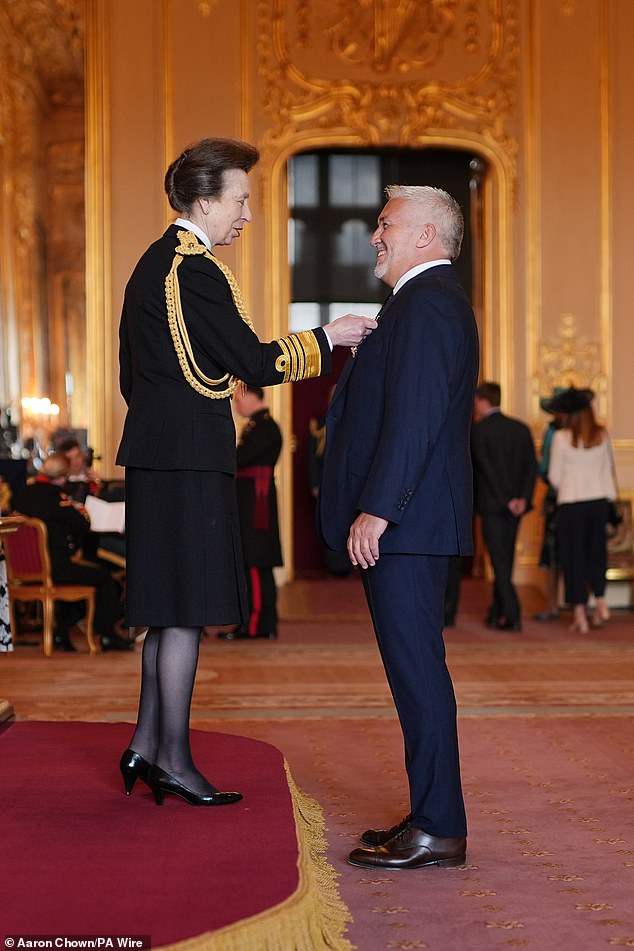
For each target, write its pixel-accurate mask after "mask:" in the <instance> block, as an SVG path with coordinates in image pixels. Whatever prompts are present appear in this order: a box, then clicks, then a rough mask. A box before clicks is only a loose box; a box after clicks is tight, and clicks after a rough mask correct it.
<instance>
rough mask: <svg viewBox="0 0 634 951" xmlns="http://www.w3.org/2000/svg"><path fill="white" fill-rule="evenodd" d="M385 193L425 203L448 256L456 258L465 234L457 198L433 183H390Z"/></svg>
mask: <svg viewBox="0 0 634 951" xmlns="http://www.w3.org/2000/svg"><path fill="white" fill-rule="evenodd" d="M385 194H386V195H387V197H388V199H392V198H406V199H407V200H408V201H413V202H417V203H418V204H420V205H424V207H425V213H426V214H428V215H429V221H430V222H431V224H433V225H434V226H435V228H436V236H437V238H438V240H439V242H440V244H441V245H442V246H443V248H444V249H445V251H446V253H447V257H448V258H449V260H450V261H455V260H456V258H457V257H458V255H459V254H460V246H461V244H462V236H463V234H464V218H463V216H462V209H461V207H460V205H459V204H458V202H457V201H456V199H455V198H452V197H451V195H450V194H449V193H448V192H446V191H443V189H442V188H433V187H432V186H431V185H388V186H387V188H386V189H385Z"/></svg>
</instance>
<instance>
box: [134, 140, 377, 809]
mask: <svg viewBox="0 0 634 951" xmlns="http://www.w3.org/2000/svg"><path fill="white" fill-rule="evenodd" d="M258 157H259V156H258V152H257V149H255V148H254V147H253V146H251V145H248V144H247V143H244V142H237V141H234V140H231V139H203V140H202V141H201V142H198V143H197V144H195V145H193V146H191V147H190V148H188V149H185V151H184V152H183V153H182V154H181V155H180V156H179V157H178V158H177V159H176V160H175V161H174V162H172V164H171V165H170V167H169V168H168V170H167V174H166V176H165V190H166V192H167V196H168V199H169V202H170V204H171V206H172V208H174V209H175V211H176V212H177V213H178V215H179V217H177V218H176V221H175V222H174V224H172V225H170V227H169V228H168V229H167V231H166V232H165V234H164V235H163V236H162V237H161V238H159V239H158V240H157V241H155V242H154V244H152V245H151V246H150V247H149V248H148V250H147V251H146V252H145V254H144V255H143V256H142V257H141V259H140V261H139V262H138V264H137V266H136V268H135V270H134V272H133V274H132V277H131V278H130V281H129V282H128V285H127V287H126V292H125V300H124V305H123V313H122V317H121V326H120V385H121V392H122V394H123V396H124V399H125V400H126V403H127V404H128V413H127V417H126V421H125V427H124V431H123V438H122V440H121V445H120V447H119V453H118V456H117V463H118V464H119V465H123V466H125V467H126V520H127V521H126V543H127V555H126V557H127V622H128V624H129V625H130V626H132V627H148V632H147V635H146V638H145V642H144V646H143V673H142V682H141V696H140V701H139V715H138V721H137V726H136V729H135V731H134V735H133V737H132V740H131V742H130V747H129V749H127V750H126V751H125V753H124V754H123V756H122V758H121V763H120V766H121V772H122V775H123V778H124V782H125V787H126V792H127V793H128V794H129V793H130V792H131V790H132V787H133V785H134V783H135V781H136V779H137V778H139V777H140V778H142V779H143V780H145V781H146V782H147V783H148V785H149V786H150V787H151V789H152V791H153V793H154V797H155V800H156V802H157V803H158V804H161V803H162V802H163V799H164V796H165V794H166V793H169V794H173V795H176V796H179V797H180V798H182V799H184V800H186V801H187V802H189V803H191V804H192V805H204V806H215V805H225V804H228V803H231V802H236V801H238V800H239V799H240V798H241V796H240V794H239V793H222V792H219V791H218V790H217V789H216V787H215V786H213V785H212V784H211V783H210V782H209V781H208V780H207V779H206V777H205V776H203V775H202V774H201V773H200V772H199V771H198V769H197V768H196V766H195V765H194V762H193V760H192V756H191V751H190V744H189V710H190V704H191V695H192V690H193V685H194V677H195V673H196V667H197V663H198V650H199V640H200V633H201V630H202V628H203V627H205V626H207V625H212V626H220V625H224V624H231V623H244V622H246V620H247V619H248V608H247V599H246V586H245V579H244V569H243V566H242V556H241V551H240V538H239V524H238V513H237V505H236V490H235V471H236V445H235V429H234V425H233V419H232V416H231V407H230V399H231V397H232V395H233V393H234V392H235V390H236V388H237V386H238V385H239V381H242V382H244V383H246V384H251V385H255V386H264V385H271V384H274V383H285V382H288V381H291V380H301V379H305V378H308V377H313V376H319V375H320V374H321V373H327V372H329V370H330V362H331V358H330V351H331V346H336V345H341V346H354V345H355V344H357V343H359V341H360V340H361V339H363V337H364V336H367V335H368V334H369V333H370V332H371V331H372V329H374V326H376V325H375V322H374V321H371V320H368V319H365V318H355V317H353V316H352V315H346V316H344V317H341V318H339V319H338V320H337V321H334V322H333V323H332V324H330V325H328V328H327V331H326V330H324V328H317V329H316V330H314V331H312V330H309V331H305V332H302V333H299V334H290V335H289V336H287V337H284V338H281V339H279V340H275V341H273V342H272V343H260V341H259V340H258V338H257V336H256V334H255V332H254V330H253V325H252V323H251V320H250V318H249V316H248V314H247V311H246V307H245V305H244V301H243V299H242V295H241V293H240V288H239V287H238V285H237V283H236V280H235V278H234V276H233V274H232V273H231V272H230V271H229V269H228V268H227V267H226V266H225V265H224V264H222V263H221V262H220V261H219V260H218V259H217V258H216V257H214V255H213V254H212V253H211V251H212V248H213V247H214V246H215V245H229V244H231V243H232V242H233V241H234V240H235V239H236V238H238V237H239V236H240V232H241V231H242V228H243V227H244V225H245V224H247V222H249V221H251V211H250V208H249V180H248V172H249V171H250V170H251V168H253V166H254V165H255V163H256V162H257V160H258Z"/></svg>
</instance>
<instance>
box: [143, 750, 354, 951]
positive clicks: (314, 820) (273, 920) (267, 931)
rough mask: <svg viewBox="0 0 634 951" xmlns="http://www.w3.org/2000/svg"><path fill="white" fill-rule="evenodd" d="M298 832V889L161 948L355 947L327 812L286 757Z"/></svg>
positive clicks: (269, 950) (271, 950) (323, 950)
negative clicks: (299, 782)
mask: <svg viewBox="0 0 634 951" xmlns="http://www.w3.org/2000/svg"><path fill="white" fill-rule="evenodd" d="M284 768H285V770H286V778H287V781H288V788H289V790H290V793H291V799H292V802H293V813H294V816H295V829H296V833H297V851H298V857H297V868H298V871H299V884H298V886H297V890H296V891H295V892H294V894H293V895H291V896H290V897H289V898H287V899H286V900H285V901H283V902H281V903H280V904H279V905H275V906H274V907H273V908H268V909H267V910H266V911H263V912H261V913H260V914H259V915H254V916H253V917H252V918H244V919H243V920H241V921H237V922H235V924H232V925H227V926H226V927H225V928H219V929H218V930H217V931H211V932H209V933H207V934H202V935H199V936H198V937H196V938H188V939H187V940H186V941H179V942H177V943H175V944H170V945H163V947H162V948H161V949H160V951H354V945H352V944H351V943H350V942H349V941H348V939H347V938H345V937H344V935H345V932H346V930H347V925H348V922H349V921H352V916H351V914H350V912H349V910H348V908H347V906H346V905H345V904H344V902H343V900H342V899H341V896H340V895H339V886H338V884H337V879H338V877H339V873H338V872H335V870H334V868H333V867H332V865H331V864H330V862H329V861H328V860H327V858H326V857H325V855H324V852H325V851H326V848H327V842H326V836H325V832H324V828H325V821H324V814H323V811H322V808H321V806H320V805H319V803H318V802H317V801H316V800H315V799H313V798H312V797H311V796H308V795H307V794H306V793H305V792H303V791H302V790H301V789H298V788H297V786H296V785H295V781H294V780H293V777H292V776H291V772H290V770H289V768H288V763H287V762H286V760H285V761H284Z"/></svg>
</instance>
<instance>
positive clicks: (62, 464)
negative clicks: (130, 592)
mask: <svg viewBox="0 0 634 951" xmlns="http://www.w3.org/2000/svg"><path fill="white" fill-rule="evenodd" d="M67 476H68V461H67V459H66V457H65V455H64V454H63V453H53V454H52V455H50V456H48V457H47V458H46V459H45V460H44V462H43V463H42V468H41V470H40V473H39V474H38V475H37V476H36V477H35V479H34V481H33V482H32V483H30V484H29V485H26V486H25V487H24V488H23V489H22V490H21V491H20V492H19V493H18V494H17V495H16V497H15V499H14V500H13V506H14V509H15V511H16V512H20V513H21V514H22V515H27V516H29V518H39V519H41V520H42V521H43V522H44V524H45V525H46V528H47V534H48V551H49V556H50V560H51V575H52V578H53V581H54V582H55V583H56V584H78V585H90V586H92V587H94V589H95V630H96V632H97V634H99V636H100V639H101V647H102V649H103V650H104V651H108V650H126V651H127V650H131V649H132V648H133V647H134V642H133V641H129V640H127V639H126V638H123V637H120V636H119V635H118V634H117V632H116V625H117V622H118V621H119V619H120V618H121V596H120V593H119V589H118V587H117V585H116V583H115V582H114V581H113V579H112V577H111V575H110V573H109V572H108V571H106V570H105V569H104V568H101V567H100V566H99V565H93V564H87V563H85V562H82V563H81V564H78V563H77V562H75V561H73V560H72V559H73V555H75V554H76V553H77V551H78V550H79V549H84V547H85V542H86V540H87V539H89V536H90V519H89V518H88V516H87V514H86V512H85V510H84V509H83V507H81V506H79V505H78V503H75V502H73V500H72V499H69V498H68V496H67V495H66V493H65V492H63V491H62V486H63V485H64V484H65V482H66V479H67ZM76 612H77V606H76V605H75V604H74V603H69V602H64V601H58V602H57V604H56V606H55V618H56V627H55V633H54V641H53V643H54V645H55V647H56V648H57V649H58V650H64V651H74V650H75V647H74V646H73V642H72V641H71V639H70V636H69V630H70V628H71V627H72V625H73V624H74V623H75V621H76V620H77V619H78V618H77V613H76ZM80 612H81V609H80ZM79 617H82V614H81V613H80V614H79Z"/></svg>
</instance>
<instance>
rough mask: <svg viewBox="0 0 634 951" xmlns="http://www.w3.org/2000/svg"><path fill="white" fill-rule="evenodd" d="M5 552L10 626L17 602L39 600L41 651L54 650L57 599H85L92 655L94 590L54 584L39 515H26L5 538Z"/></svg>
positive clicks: (89, 644)
mask: <svg viewBox="0 0 634 951" xmlns="http://www.w3.org/2000/svg"><path fill="white" fill-rule="evenodd" d="M4 554H5V558H6V562H7V580H8V582H9V610H10V614H11V619H10V620H11V628H12V629H13V630H14V631H15V630H17V628H16V625H15V602H16V601H41V602H42V611H43V615H44V653H45V655H46V656H47V657H50V656H51V654H52V653H53V627H54V623H55V610H54V609H55V602H56V601H86V603H87V605H88V610H87V613H86V640H87V641H88V650H89V651H90V653H91V654H96V653H97V645H96V644H95V639H94V637H93V620H94V616H95V589H94V588H93V587H92V586H91V585H75V584H54V582H53V580H52V578H51V562H50V558H49V554H48V533H47V530H46V525H45V524H44V522H43V521H42V520H41V519H39V518H25V520H24V524H23V525H21V526H20V527H19V528H18V530H17V531H16V532H14V533H13V534H12V535H6V536H5V537H4Z"/></svg>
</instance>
